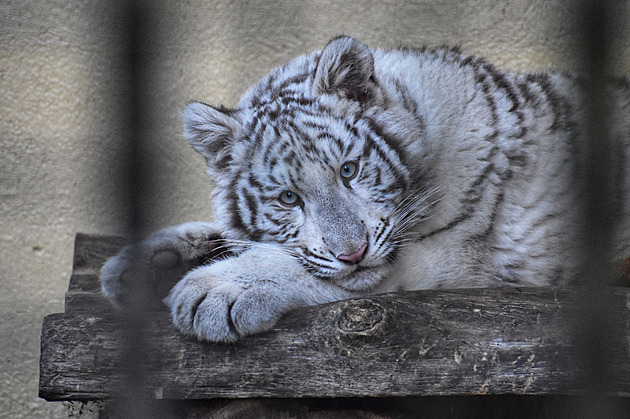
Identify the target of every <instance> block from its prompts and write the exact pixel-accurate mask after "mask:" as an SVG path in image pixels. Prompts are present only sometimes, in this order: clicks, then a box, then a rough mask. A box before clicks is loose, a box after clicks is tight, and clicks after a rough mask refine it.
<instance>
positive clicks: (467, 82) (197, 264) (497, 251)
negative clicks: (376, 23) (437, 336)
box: [101, 37, 630, 342]
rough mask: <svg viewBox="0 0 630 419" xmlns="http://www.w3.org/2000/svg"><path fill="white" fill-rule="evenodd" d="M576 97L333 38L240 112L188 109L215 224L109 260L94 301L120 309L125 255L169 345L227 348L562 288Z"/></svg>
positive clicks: (620, 108) (486, 71) (615, 98)
mask: <svg viewBox="0 0 630 419" xmlns="http://www.w3.org/2000/svg"><path fill="white" fill-rule="evenodd" d="M615 83H616V84H615V89H614V92H611V103H613V102H614V104H615V107H616V108H615V109H616V111H617V112H616V113H615V114H614V115H615V120H614V127H615V129H614V131H613V138H614V139H615V140H616V148H615V150H614V151H613V154H614V155H615V157H617V159H618V160H617V161H616V163H615V164H616V165H617V166H616V169H615V173H616V175H617V177H618V183H617V184H618V186H619V187H618V189H617V191H616V192H617V193H618V196H616V197H614V198H615V199H616V200H617V201H616V202H618V203H620V205H619V214H617V215H618V217H617V219H618V221H619V223H618V227H617V229H616V231H617V233H618V236H617V237H615V245H616V248H615V251H616V254H615V257H627V256H630V198H629V197H630V170H628V165H629V162H630V140H629V139H630V118H628V115H630V86H629V83H628V82H627V80H619V81H617V82H615ZM578 84H579V81H578V80H577V79H576V78H575V77H571V76H567V75H558V74H513V73H506V72H503V71H500V70H498V69H496V68H495V67H493V66H492V65H490V64H489V63H487V62H486V61H484V60H482V59H477V58H474V57H469V56H464V55H461V54H460V53H459V52H458V51H456V50H450V49H446V48H440V49H422V50H413V49H401V50H387V51H384V50H370V49H369V48H368V47H367V46H365V45H363V44H362V43H360V42H358V41H356V40H354V39H352V38H349V37H339V38H336V39H333V40H332V41H331V42H330V43H329V44H328V45H327V46H326V48H325V49H324V50H323V51H321V52H315V53H312V54H309V55H304V56H301V57H298V58H296V59H294V60H293V61H291V62H289V63H288V64H286V65H284V66H282V67H280V68H278V69H276V70H274V71H272V72H271V74H269V75H268V76H266V77H265V78H263V79H262V81H260V82H259V83H258V84H257V85H255V86H254V87H253V88H252V89H251V90H249V92H247V93H246V94H245V95H244V97H243V98H242V99H241V101H240V104H239V106H238V108H237V109H233V110H228V109H225V108H223V107H221V108H214V107H211V106H208V105H204V104H201V103H192V104H190V105H189V106H188V107H187V108H186V110H185V112H184V125H185V135H186V137H187V139H188V140H189V141H190V143H191V144H192V146H193V147H194V148H195V150H197V151H198V152H199V153H201V154H202V155H203V156H204V157H205V159H206V162H207V166H208V173H209V175H210V176H211V177H212V178H213V179H214V180H215V182H216V188H215V190H214V193H213V197H214V208H215V212H216V221H215V222H213V223H199V222H195V223H188V224H183V225H180V226H176V227H172V228H167V229H164V230H161V231H158V232H157V233H154V234H153V235H152V236H150V237H149V238H148V239H147V240H145V241H144V242H142V243H141V244H140V245H138V246H137V247H128V248H126V249H124V250H123V251H122V252H121V253H120V254H119V255H118V256H116V257H114V258H112V259H110V260H109V261H108V262H107V263H106V264H105V266H104V267H103V269H102V273H101V279H102V284H103V291H104V293H105V295H107V296H108V297H109V298H110V299H111V300H113V301H114V303H116V304H124V300H125V295H126V294H125V293H126V286H127V285H128V284H129V282H128V281H130V280H132V279H128V278H133V275H132V272H131V274H130V270H131V267H132V262H131V255H132V254H133V255H135V257H136V258H137V259H138V261H139V266H141V267H143V269H146V271H147V272H149V273H150V274H151V278H152V279H153V280H155V281H156V283H155V284H154V286H155V287H156V288H159V287H165V286H166V288H167V289H168V288H169V287H170V286H171V285H172V284H173V283H175V282H176V285H175V286H174V287H173V288H172V290H171V291H170V294H169V295H168V297H167V298H166V299H165V302H166V304H167V305H168V306H169V307H170V310H171V313H172V317H173V320H174V323H175V325H176V326H177V327H178V328H179V329H181V331H183V332H184V333H187V334H190V335H194V336H196V337H197V338H199V339H201V340H209V341H223V342H228V341H235V340H237V339H238V338H239V337H241V336H245V335H249V334H252V333H257V332H261V331H264V330H267V329H269V328H271V327H272V326H273V325H274V323H275V322H276V321H277V320H278V318H279V317H280V316H282V315H283V314H285V313H287V312H288V311H290V310H291V309H293V308H295V307H299V306H305V305H312V304H318V303H325V302H330V301H334V300H339V299H344V298H348V297H352V296H358V295H366V294H375V293H382V292H388V291H398V290H416V289H425V288H455V287H495V286H506V285H507V286H532V285H536V286H539V285H556V284H565V283H569V281H570V280H572V279H573V278H575V277H576V276H578V275H579V272H580V269H581V261H582V260H583V259H584V258H583V257H581V255H580V245H581V240H580V239H581V234H582V231H581V226H582V224H581V220H580V209H581V200H582V198H581V197H580V191H581V188H580V187H579V186H578V182H576V171H577V167H576V165H575V164H573V163H572V162H575V161H580V159H582V158H584V157H585V156H584V155H583V147H582V143H583V127H582V126H581V123H582V120H583V116H582V114H583V110H582V107H581V105H580V100H579V93H578V91H579V87H578ZM223 249H229V251H230V254H229V255H223V256H221V257H216V255H217V253H219V252H220V251H221V250H223ZM134 266H138V265H134ZM193 267H194V269H192V270H190V271H188V272H187V273H186V274H185V275H184V276H183V278H182V279H181V280H180V278H181V276H182V275H183V274H184V272H185V270H186V269H189V268H193ZM164 284H166V285H164ZM166 293H167V291H163V295H162V296H165V295H166Z"/></svg>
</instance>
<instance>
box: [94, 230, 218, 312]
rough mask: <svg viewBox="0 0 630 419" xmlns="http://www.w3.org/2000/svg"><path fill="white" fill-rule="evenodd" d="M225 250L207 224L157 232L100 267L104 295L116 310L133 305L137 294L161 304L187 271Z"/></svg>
mask: <svg viewBox="0 0 630 419" xmlns="http://www.w3.org/2000/svg"><path fill="white" fill-rule="evenodd" d="M224 250H225V249H224V247H223V241H222V240H221V236H220V235H219V234H218V232H216V231H214V230H213V229H212V228H211V227H209V224H207V223H187V224H182V225H179V226H175V227H170V228H166V229H163V230H159V231H157V232H155V233H153V234H152V235H150V236H149V237H148V238H147V239H146V240H144V241H142V242H141V243H140V244H138V245H131V246H127V247H125V248H124V249H123V250H122V251H121V252H120V253H119V254H118V255H116V256H114V257H113V258H111V259H109V260H108V261H107V262H106V263H105V265H103V267H102V269H101V285H102V291H103V294H105V296H106V297H107V298H109V299H110V300H111V301H112V303H113V304H114V305H115V306H117V307H119V308H120V307H122V306H125V305H126V304H129V303H131V302H132V301H135V299H137V298H138V293H137V292H136V291H138V290H140V291H142V295H143V296H144V297H145V298H148V299H149V301H150V303H151V304H152V305H157V304H161V303H162V299H163V298H164V297H165V296H166V295H167V294H168V292H169V290H170V289H171V288H172V287H173V285H175V283H177V281H179V280H180V279H181V278H182V277H183V276H184V274H185V273H186V272H187V271H189V270H190V269H191V268H193V267H194V266H198V265H199V264H202V263H208V262H209V261H210V260H211V259H213V258H215V257H217V256H218V254H220V253H221V252H223V251H224Z"/></svg>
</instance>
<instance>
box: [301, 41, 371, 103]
mask: <svg viewBox="0 0 630 419" xmlns="http://www.w3.org/2000/svg"><path fill="white" fill-rule="evenodd" d="M373 76H374V58H373V57H372V51H371V50H370V49H369V48H368V47H367V46H366V45H365V44H362V43H361V42H359V41H357V40H356V39H354V38H350V37H348V36H341V37H338V38H335V39H333V40H332V41H330V42H329V43H328V45H327V46H326V48H324V50H323V51H322V54H321V56H320V58H319V62H318V63H317V70H316V72H315V79H314V81H313V94H314V95H315V96H320V95H322V94H326V93H328V94H337V95H339V96H341V97H343V98H346V99H351V100H354V101H357V102H359V103H361V104H362V105H365V104H368V103H369V102H371V101H372V100H373V99H375V95H376V88H377V86H376V82H375V80H374V77H373Z"/></svg>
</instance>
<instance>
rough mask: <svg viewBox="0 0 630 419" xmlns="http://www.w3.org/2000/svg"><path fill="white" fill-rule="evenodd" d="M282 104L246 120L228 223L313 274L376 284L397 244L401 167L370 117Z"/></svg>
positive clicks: (347, 283) (357, 285)
mask: <svg viewBox="0 0 630 419" xmlns="http://www.w3.org/2000/svg"><path fill="white" fill-rule="evenodd" d="M279 106H280V104H267V105H266V106H265V107H263V108H260V109H257V110H254V111H253V112H251V113H250V115H251V116H252V118H251V119H250V122H249V123H247V124H245V126H246V129H245V131H244V134H245V136H246V138H247V139H246V140H244V141H246V142H247V143H248V144H249V145H250V149H249V150H248V151H247V152H246V153H244V155H243V156H244V157H245V159H244V160H243V161H242V162H241V164H239V165H238V169H237V173H236V175H235V176H234V177H233V179H232V181H231V185H230V187H229V190H230V191H231V192H230V194H229V200H230V201H231V212H232V217H231V223H232V226H233V227H235V228H238V229H240V230H242V231H244V232H245V234H246V236H247V237H249V238H250V239H253V240H256V241H261V242H272V243H278V244H281V245H282V246H283V247H284V248H286V249H288V251H290V253H291V254H292V255H294V256H295V257H296V258H298V259H299V260H300V262H301V263H302V265H303V266H304V267H305V269H307V270H308V271H309V272H311V273H312V274H313V275H315V276H318V277H321V278H326V279H331V280H334V281H336V282H338V283H340V284H341V285H343V286H344V287H346V288H349V289H356V290H359V289H368V288H370V287H373V286H374V285H375V284H374V281H377V280H378V277H379V275H376V271H379V272H380V270H382V269H384V268H385V267H386V265H387V264H388V262H390V261H392V260H393V258H394V257H395V253H396V250H397V249H398V247H399V244H400V241H401V240H402V239H403V235H404V229H401V228H400V227H401V225H402V222H403V221H404V218H405V211H404V210H403V209H404V208H406V207H405V206H404V204H403V201H404V199H405V197H406V193H407V191H408V189H409V174H408V172H407V170H406V169H405V166H404V164H403V163H402V162H401V161H400V159H399V157H398V155H397V154H396V152H395V151H394V150H392V149H391V147H390V146H389V145H388V144H387V142H386V141H385V139H384V138H381V137H380V136H379V134H378V133H377V132H376V131H375V130H374V129H373V128H372V127H371V123H370V120H369V118H360V117H358V116H357V115H356V114H346V115H344V116H339V115H335V113H334V112H333V111H332V110H331V109H328V108H327V107H326V106H325V105H324V104H323V103H321V102H319V101H317V100H314V101H310V102H309V103H306V102H305V101H301V102H300V103H299V105H298V104H289V103H283V104H281V106H282V112H277V111H278V108H279ZM401 204H403V205H401Z"/></svg>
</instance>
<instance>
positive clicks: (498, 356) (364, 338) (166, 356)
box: [40, 288, 630, 400]
mask: <svg viewBox="0 0 630 419" xmlns="http://www.w3.org/2000/svg"><path fill="white" fill-rule="evenodd" d="M579 292H580V290H579V289H575V288H574V289H549V288H528V289H492V290H489V289H474V290H452V291H418V292H407V293H397V294H389V295H383V296H376V297H373V298H369V299H367V298H363V299H355V300H348V301H341V302H335V303H331V304H327V305H323V306H317V307H309V308H304V309H300V310H296V311H295V312H292V313H291V314H289V315H288V316H286V317H285V318H284V319H283V320H282V321H281V322H280V323H279V324H278V326H277V327H276V328H275V329H274V330H272V331H271V332H268V333H265V334H262V335H259V336H254V337H250V338H247V339H244V340H243V341H242V342H240V343H238V344H234V345H215V344H209V343H200V342H197V341H195V340H194V339H188V338H186V337H184V336H182V335H180V334H178V333H177V331H176V330H175V329H174V328H173V326H172V325H171V322H170V319H169V318H168V315H167V314H166V313H164V312H156V313H147V316H149V319H150V321H149V329H148V330H147V331H145V333H146V336H147V338H148V339H147V340H148V341H150V342H151V343H152V345H151V346H150V347H149V348H147V351H146V354H145V355H146V356H145V357H144V358H145V359H146V362H147V366H148V368H147V371H151V375H152V378H151V379H150V380H148V381H149V382H151V383H152V385H151V386H152V388H150V389H149V390H150V392H151V394H154V395H155V396H156V397H157V398H164V399H212V398H222V397H223V398H241V397H247V398H257V397H263V398H265V397H289V398H296V397H297V398H300V397H365V396H370V397H372V396H410V395H416V396H417V395H475V394H493V395H497V394H526V395H537V394H580V393H581V392H584V391H586V387H585V383H584V382H583V381H582V380H581V379H580V378H581V373H582V371H581V370H580V369H579V368H578V366H577V364H576V362H575V352H574V346H575V343H576V340H575V332H576V330H577V325H576V324H575V322H576V320H575V319H576V310H577V309H578V304H579V303H578V301H579ZM629 301H630V291H629V290H627V289H623V288H618V289H611V292H610V298H609V307H610V309H611V314H612V321H613V323H614V324H616V325H617V327H618V329H617V330H616V335H615V339H614V342H613V344H612V346H611V362H612V365H613V368H611V376H610V381H609V392H610V394H611V395H620V396H629V395H630V343H629V341H628V338H627V336H629V332H630V330H629V329H630V311H629V304H628V302H629ZM85 303H86V304H94V302H93V301H91V302H90V301H86V302H85ZM122 325H123V322H122V321H121V319H120V318H119V317H118V316H117V314H115V313H113V312H112V311H108V310H107V309H105V310H94V311H93V312H91V313H90V312H89V311H86V310H83V309H80V308H77V310H76V311H74V312H70V313H68V314H57V315H51V316H48V317H47V318H46V319H45V322H44V327H43V333H42V357H41V370H40V371H41V374H40V395H41V397H44V398H46V399H48V400H96V399H103V398H107V397H110V396H111V395H112V394H114V392H115V389H116V386H117V384H118V383H119V382H120V380H121V379H123V377H124V374H125V371H124V370H123V369H121V368H120V365H121V357H122V355H123V348H122V341H123V340H122V337H121V330H122Z"/></svg>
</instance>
